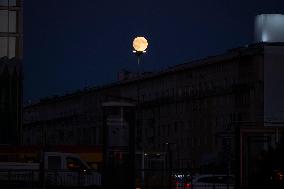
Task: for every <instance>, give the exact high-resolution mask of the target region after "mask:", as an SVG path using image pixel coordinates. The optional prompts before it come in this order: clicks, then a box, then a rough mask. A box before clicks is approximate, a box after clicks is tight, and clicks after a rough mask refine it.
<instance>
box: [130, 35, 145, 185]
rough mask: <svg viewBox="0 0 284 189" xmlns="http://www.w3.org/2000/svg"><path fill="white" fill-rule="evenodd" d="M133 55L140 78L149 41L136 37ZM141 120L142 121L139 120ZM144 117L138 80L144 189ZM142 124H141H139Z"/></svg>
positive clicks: (138, 115) (138, 109) (138, 108)
mask: <svg viewBox="0 0 284 189" xmlns="http://www.w3.org/2000/svg"><path fill="white" fill-rule="evenodd" d="M132 45H133V48H134V50H133V53H134V54H135V55H136V56H137V64H138V77H140V70H139V67H140V56H141V55H142V54H144V53H146V49H147V47H148V41H147V40H146V39H145V37H136V38H135V39H134V40H133V44H132ZM139 118H140V120H139ZM141 120H142V116H140V81H139V78H138V80H137V121H136V124H137V126H138V125H139V124H141V127H140V128H141V151H142V152H141V155H142V162H141V163H142V167H141V168H142V175H141V177H142V178H141V181H142V183H141V184H142V187H144V158H145V157H144V155H146V154H144V129H143V126H142V124H143V123H142V122H141ZM139 122H141V123H139Z"/></svg>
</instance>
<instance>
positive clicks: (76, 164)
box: [66, 157, 87, 171]
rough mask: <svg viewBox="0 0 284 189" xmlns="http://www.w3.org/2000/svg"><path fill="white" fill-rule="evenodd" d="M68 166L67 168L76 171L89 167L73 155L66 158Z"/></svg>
mask: <svg viewBox="0 0 284 189" xmlns="http://www.w3.org/2000/svg"><path fill="white" fill-rule="evenodd" d="M66 167H67V169H69V170H74V171H79V170H84V169H87V167H86V166H85V165H84V164H83V163H82V162H81V161H80V160H79V159H77V158H73V157H67V158H66Z"/></svg>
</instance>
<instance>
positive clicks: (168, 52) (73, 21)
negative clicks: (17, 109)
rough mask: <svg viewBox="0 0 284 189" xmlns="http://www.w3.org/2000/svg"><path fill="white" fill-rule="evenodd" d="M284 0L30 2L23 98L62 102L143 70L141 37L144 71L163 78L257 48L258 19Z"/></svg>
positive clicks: (283, 7) (282, 9)
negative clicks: (194, 63) (135, 45)
mask: <svg viewBox="0 0 284 189" xmlns="http://www.w3.org/2000/svg"><path fill="white" fill-rule="evenodd" d="M261 13H284V1H283V0H234V1H233V0H170V1H169V0H141V1H137V0H131V1H124V0H26V1H24V99H25V100H29V99H31V100H36V99H38V98H42V97H46V96H51V95H55V94H57V95H62V94H65V93H69V92H71V91H74V90H76V89H82V88H84V87H87V86H96V85H101V84H106V83H109V82H113V81H116V79H117V73H118V72H119V71H120V70H122V69H128V70H132V71H135V70H137V64H136V58H135V56H134V55H133V54H132V40H133V39H134V37H135V36H145V37H146V38H147V39H148V42H149V46H148V52H147V54H146V55H145V56H143V60H142V63H143V65H142V68H141V69H143V70H145V71H146V70H147V71H157V70H161V69H163V68H167V67H169V66H173V65H176V64H181V63H185V62H187V61H189V60H193V59H197V58H202V57H206V56H210V55H216V54H218V53H222V52H225V51H226V50H228V49H230V48H235V47H239V46H243V45H246V44H249V43H252V42H253V22H254V17H255V16H256V15H257V14H261Z"/></svg>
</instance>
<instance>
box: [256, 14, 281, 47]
mask: <svg viewBox="0 0 284 189" xmlns="http://www.w3.org/2000/svg"><path fill="white" fill-rule="evenodd" d="M255 41H256V42H284V15H282V14H261V15H258V16H256V19H255Z"/></svg>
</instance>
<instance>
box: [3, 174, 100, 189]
mask: <svg viewBox="0 0 284 189" xmlns="http://www.w3.org/2000/svg"><path fill="white" fill-rule="evenodd" d="M100 182H101V178H100V174H99V173H97V172H96V171H94V170H85V171H69V170H68V171H66V170H44V171H39V170H15V169H13V170H0V186H1V188H5V189H6V188H7V189H49V188H50V189H55V188H74V189H77V188H78V189H79V188H86V187H88V188H98V185H100Z"/></svg>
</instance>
